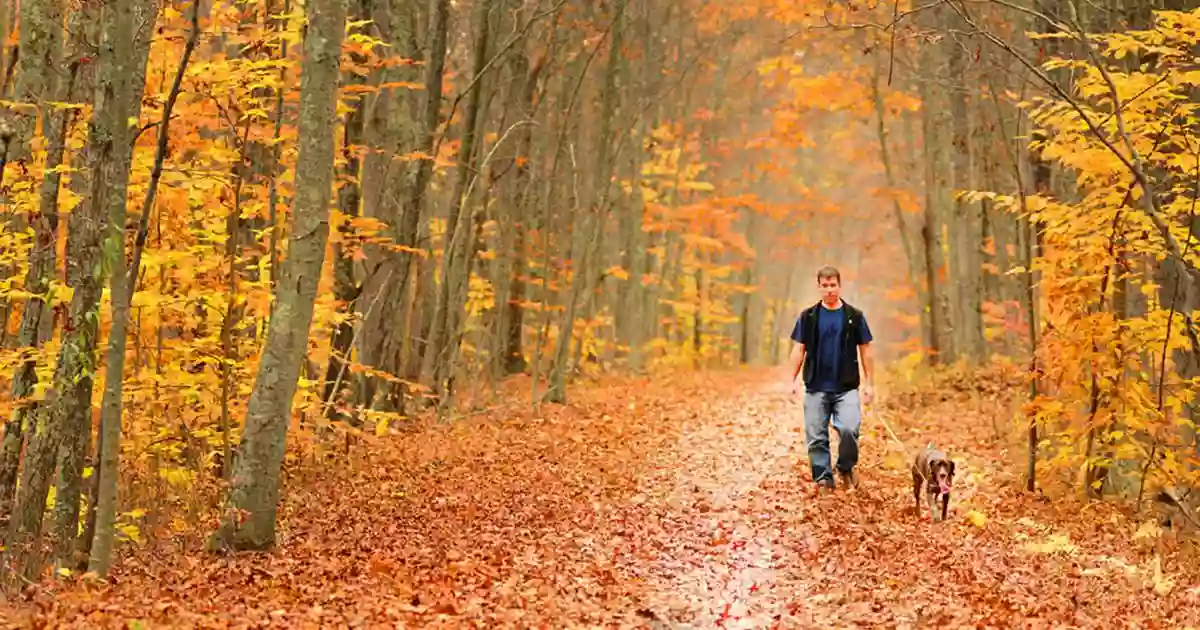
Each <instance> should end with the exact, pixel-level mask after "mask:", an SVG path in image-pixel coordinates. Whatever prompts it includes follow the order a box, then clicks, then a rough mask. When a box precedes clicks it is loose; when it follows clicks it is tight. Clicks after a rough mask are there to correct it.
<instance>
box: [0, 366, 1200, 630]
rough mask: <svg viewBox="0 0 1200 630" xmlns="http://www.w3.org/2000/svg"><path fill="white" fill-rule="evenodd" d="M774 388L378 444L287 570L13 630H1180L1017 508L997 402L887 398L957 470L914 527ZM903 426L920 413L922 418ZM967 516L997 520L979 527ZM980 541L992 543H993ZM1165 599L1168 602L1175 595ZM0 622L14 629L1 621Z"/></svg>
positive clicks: (150, 577) (92, 605)
mask: <svg viewBox="0 0 1200 630" xmlns="http://www.w3.org/2000/svg"><path fill="white" fill-rule="evenodd" d="M774 378H777V373H776V374H772V373H763V372H738V373H734V374H721V375H698V376H689V377H681V378H679V379H675V380H673V381H671V382H657V383H653V382H648V381H620V382H616V383H614V384H612V385H610V386H608V387H600V388H593V389H589V390H581V391H580V392H579V393H577V394H575V395H574V396H573V401H572V404H570V405H568V406H565V407H543V408H542V409H541V410H540V411H538V412H536V413H535V412H531V411H530V410H528V409H527V408H523V407H521V406H512V407H509V408H505V409H502V410H498V411H497V412H496V413H495V414H493V416H491V417H483V418H476V419H473V420H471V421H464V422H460V423H457V424H455V425H454V426H452V427H430V428H425V429H421V430H418V431H414V432H411V433H407V434H403V435H395V436H389V437H388V438H385V439H382V440H379V441H378V442H377V443H375V444H372V445H368V446H366V447H365V448H363V449H361V450H359V451H356V452H355V453H353V458H352V460H350V461H347V462H346V463H345V464H343V465H331V466H329V467H327V469H325V470H323V471H322V473H321V475H320V476H318V477H315V478H309V479H304V480H296V481H295V482H293V484H292V487H290V488H289V489H288V492H287V494H286V495H285V496H286V497H287V499H286V500H285V502H284V505H283V506H282V509H281V514H282V516H283V518H282V521H281V525H280V531H281V543H280V547H279V549H278V550H277V551H276V552H274V553H271V554H258V555H242V556H236V557H232V558H213V557H211V556H208V555H205V554H204V553H202V552H200V551H198V550H197V549H196V542H198V540H199V539H200V536H199V533H198V534H197V536H194V537H193V539H192V542H190V543H188V542H186V541H177V543H176V546H174V547H172V546H163V545H160V546H158V547H154V548H146V549H142V550H137V551H134V552H133V553H132V554H131V555H129V556H128V557H126V558H123V559H122V562H121V565H120V566H121V568H120V570H119V571H118V572H117V574H116V575H115V576H114V582H115V583H114V584H113V585H111V586H107V587H102V588H101V587H95V586H81V585H77V584H76V585H72V584H58V585H51V586H49V587H45V588H42V589H39V590H36V591H30V592H27V593H26V594H25V599H24V600H23V601H21V602H18V610H15V611H14V610H8V611H7V616H6V617H5V618H6V619H7V620H8V621H10V622H11V623H12V625H13V626H14V627H30V626H37V625H38V624H46V625H49V626H53V627H89V628H95V627H127V625H128V623H129V622H130V621H131V620H137V621H141V622H142V623H144V624H145V625H146V627H164V626H180V627H261V626H264V625H267V624H268V623H269V624H270V625H271V626H272V627H301V628H310V627H311V628H318V627H396V626H397V624H398V625H399V626H401V627H464V626H465V627H554V628H561V627H589V628H591V627H652V628H692V627H694V628H713V627H725V628H733V627H748V628H749V627H753V628H763V627H795V628H818V627H819V628H842V627H856V628H862V627H888V628H897V627H899V628H915V627H925V626H930V625H941V626H946V627H963V626H970V627H1011V626H1021V627H1158V626H1163V627H1166V626H1170V627H1181V626H1186V625H1188V624H1193V625H1200V608H1198V607H1197V591H1196V590H1195V589H1194V588H1193V585H1194V584H1196V583H1197V582H1195V581H1191V582H1189V581H1188V579H1189V578H1187V577H1185V576H1183V575H1179V574H1177V573H1175V572H1174V571H1175V570H1176V569H1177V568H1178V567H1179V566H1180V565H1179V562H1178V561H1177V560H1176V559H1174V558H1173V557H1170V556H1168V557H1166V558H1165V559H1164V560H1163V566H1164V567H1166V571H1165V572H1164V573H1163V575H1162V576H1161V577H1160V579H1158V585H1159V589H1160V591H1159V592H1156V591H1155V590H1154V588H1153V587H1154V584H1155V580H1154V564H1153V562H1154V561H1153V557H1154V555H1153V553H1152V551H1153V545H1152V544H1149V543H1148V542H1147V541H1145V540H1136V537H1135V535H1134V532H1135V531H1136V529H1137V527H1136V523H1128V522H1126V521H1124V520H1122V519H1121V518H1120V517H1119V515H1118V514H1117V513H1116V512H1115V511H1113V510H1104V509H1101V508H1089V509H1088V510H1087V511H1086V512H1084V513H1081V510H1080V509H1079V508H1078V507H1072V506H1061V507H1060V506H1057V505H1055V504H1052V503H1049V502H1038V501H1035V500H1031V499H1028V498H1026V497H1025V495H1024V494H1023V493H1021V492H1020V491H1019V490H1018V489H1017V488H1016V487H1015V482H1016V480H1015V479H1014V478H1013V477H1012V476H1011V475H1009V474H1007V473H1006V472H1005V471H1006V470H1008V469H1010V468H1012V466H1011V464H1010V463H1009V460H1010V459H1011V458H1010V457H1009V456H1008V455H1007V454H1006V453H1005V452H1004V451H1003V449H1002V448H1000V447H999V446H997V445H996V443H995V440H994V439H993V437H994V436H993V432H994V428H993V427H995V426H998V425H997V424H995V423H993V422H992V420H993V418H991V417H989V416H988V415H986V413H994V410H995V409H997V408H999V407H1000V405H999V403H998V402H997V401H996V400H995V399H989V398H987V397H985V399H984V400H985V402H984V403H982V404H971V403H969V402H968V400H969V399H970V397H969V396H965V395H957V394H956V395H948V396H930V397H926V398H924V399H902V398H899V397H897V398H896V399H895V400H894V405H893V406H892V407H891V408H890V409H887V410H886V411H885V413H886V415H885V416H884V417H888V418H891V420H890V422H891V423H892V426H893V428H895V429H896V430H897V432H899V434H900V437H901V439H902V440H903V441H904V443H905V444H907V445H914V446H915V445H918V444H921V443H923V442H924V441H927V440H934V441H937V442H938V443H939V445H942V446H944V447H945V448H947V449H948V450H950V451H951V452H952V453H953V454H954V455H955V457H956V458H957V460H958V462H959V472H960V475H959V479H958V480H957V484H956V489H955V496H954V500H953V502H952V504H951V510H952V514H951V518H950V520H949V521H948V522H944V523H929V522H926V521H918V520H917V518H916V516H915V515H914V513H913V508H912V499H911V493H910V492H911V490H910V487H909V486H908V483H909V479H908V478H907V476H908V471H907V462H906V461H904V459H903V458H902V457H901V456H899V454H898V453H899V450H898V449H897V448H895V444H894V443H893V442H891V441H890V438H887V437H885V435H886V434H885V433H884V432H883V431H882V429H881V427H880V425H879V423H878V421H877V420H874V421H873V420H872V419H871V418H870V417H868V420H867V423H866V432H865V434H864V437H863V455H862V463H861V468H860V476H861V486H860V488H859V489H858V490H857V491H854V492H851V493H847V492H843V491H840V490H839V491H838V492H836V493H834V494H826V495H817V494H816V493H815V492H814V488H813V486H812V484H811V483H810V482H809V481H808V477H809V473H808V468H807V463H806V461H805V453H804V447H803V435H802V429H801V426H802V425H801V418H800V413H799V408H798V407H797V406H796V405H795V404H794V403H792V402H789V400H788V398H787V397H786V396H784V395H783V394H782V392H780V391H779V389H778V387H777V386H776V384H775V382H774V380H773V379H774ZM908 409H919V410H920V411H919V412H910V411H907V410H908ZM970 510H976V511H977V512H979V513H980V514H981V515H983V516H985V517H986V521H979V524H972V523H971V522H970V521H969V520H968V519H967V518H964V515H965V514H967V512H968V511H970ZM979 525H982V527H980V526H979ZM1170 580H1174V581H1175V583H1174V585H1173V586H1172V588H1170V589H1166V588H1164V584H1166V582H1168V581H1170ZM0 614H4V611H3V610H0Z"/></svg>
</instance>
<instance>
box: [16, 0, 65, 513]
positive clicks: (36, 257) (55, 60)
mask: <svg viewBox="0 0 1200 630" xmlns="http://www.w3.org/2000/svg"><path fill="white" fill-rule="evenodd" d="M62 9H63V7H62V2H61V0H26V1H24V2H22V3H21V5H20V23H21V29H20V40H19V46H20V48H19V50H20V51H21V55H20V57H19V58H18V69H17V76H16V82H15V85H14V89H13V100H14V101H17V102H19V103H28V104H29V105H31V106H33V108H34V109H33V111H34V112H37V111H41V113H42V120H43V127H44V128H45V129H47V130H55V131H54V132H52V133H55V132H57V128H58V127H59V125H56V124H55V123H56V120H58V119H59V118H60V117H61V116H63V115H65V113H59V114H57V115H56V114H55V113H54V110H53V109H52V108H51V107H49V106H44V105H41V103H42V101H43V100H44V99H45V98H46V97H47V96H48V95H54V97H53V98H55V99H56V100H57V99H58V98H60V97H59V96H58V90H59V89H60V83H64V82H60V81H59V80H58V79H57V77H58V74H57V73H56V72H55V71H54V68H55V67H56V66H58V65H60V57H61V52H60V47H61V40H62V30H63V29H62V25H61V20H62ZM5 33H7V32H5ZM17 122H18V124H17V125H16V135H15V137H14V138H13V139H12V140H11V142H10V143H9V145H10V146H11V156H10V157H11V159H12V161H13V162H15V163H16V164H17V165H18V166H19V168H21V169H22V170H28V168H29V165H28V161H29V160H30V159H31V158H32V148H31V143H32V140H33V131H34V127H35V124H36V122H37V115H36V113H33V114H27V115H24V116H21V117H20V118H19V119H18V121H17ZM48 140H49V141H50V143H51V145H52V147H53V148H52V149H51V152H50V155H47V160H46V175H45V177H44V179H43V186H42V195H41V203H40V207H39V208H38V213H37V215H36V216H34V218H33V225H32V227H33V249H32V250H31V252H30V261H29V269H28V272H27V273H26V276H25V291H26V292H28V293H29V294H30V297H29V299H28V301H27V302H26V303H25V307H24V309H22V312H21V326H20V329H19V331H18V332H17V345H18V346H19V347H20V348H22V349H23V350H24V351H25V352H28V353H29V356H28V358H26V359H25V360H24V361H22V362H21V363H20V364H19V366H18V367H17V369H16V373H15V374H14V375H13V379H12V401H13V405H14V406H13V411H12V416H11V417H10V418H9V420H8V422H7V423H6V424H5V427H4V442H3V450H2V451H0V523H3V524H7V522H8V520H9V515H10V514H11V510H12V500H13V496H14V493H15V492H16V482H17V472H18V469H19V466H20V460H21V451H22V448H23V446H24V442H25V426H24V425H25V424H26V422H27V419H28V418H30V417H32V414H35V413H36V411H37V408H38V405H37V403H35V402H32V401H26V400H25V399H26V398H27V397H28V396H30V395H31V394H32V393H33V390H34V386H35V385H36V384H37V374H36V372H35V366H36V364H37V360H36V356H35V354H36V353H37V352H38V351H39V350H40V349H41V347H42V345H43V344H44V343H45V342H46V340H47V339H48V338H49V336H50V335H49V331H50V330H51V329H50V328H49V327H47V326H44V325H43V319H49V318H50V317H51V315H50V313H49V308H48V305H47V299H46V298H47V297H48V296H47V295H46V293H47V291H48V290H49V286H50V280H51V279H52V278H53V277H54V271H55V266H56V256H55V250H56V247H57V234H58V209H57V203H54V202H55V201H56V200H57V193H58V190H57V188H55V189H54V191H53V192H54V197H53V198H48V197H47V186H48V182H49V181H51V180H53V181H54V183H55V184H57V183H58V175H57V174H52V173H50V169H52V168H53V167H55V166H57V164H56V163H55V159H54V154H55V153H56V152H57V154H58V157H57V162H61V161H62V150H61V148H60V147H61V146H62V140H61V138H53V137H52V138H48ZM51 204H53V205H51ZM31 214H32V213H31ZM9 306H10V304H8V303H7V302H6V303H5V304H4V308H3V309H2V310H0V328H4V329H7V324H8V307H9Z"/></svg>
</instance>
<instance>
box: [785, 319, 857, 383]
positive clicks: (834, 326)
mask: <svg viewBox="0 0 1200 630" xmlns="http://www.w3.org/2000/svg"><path fill="white" fill-rule="evenodd" d="M844 319H845V317H844V315H843V314H842V309H841V308H840V307H839V308H836V309H831V308H829V307H827V306H825V304H823V303H822V304H821V305H820V306H819V307H818V308H817V335H819V339H820V342H819V343H818V344H817V353H816V355H815V356H813V357H812V360H815V361H816V365H814V366H813V381H812V384H811V385H809V386H808V387H807V390H808V391H810V392H833V393H836V392H840V391H841V386H840V385H838V369H839V365H838V364H839V363H840V362H841V358H842V356H841V354H842V353H841V352H840V349H841V346H842V344H841V338H842V328H843V320H844ZM858 321H859V333H860V334H861V335H862V343H870V342H871V340H872V339H873V337H872V336H871V327H870V326H868V325H867V317H866V315H862V316H861V317H859V318H858ZM800 333H801V331H800V320H799V319H798V318H797V320H796V325H795V326H794V327H793V328H792V341H795V342H796V343H803V342H804V341H803V339H801V335H800ZM811 349H812V348H809V350H811Z"/></svg>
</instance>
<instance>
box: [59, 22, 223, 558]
mask: <svg viewBox="0 0 1200 630" xmlns="http://www.w3.org/2000/svg"><path fill="white" fill-rule="evenodd" d="M156 15H157V14H156ZM199 38H200V15H199V4H198V3H197V4H193V7H192V19H191V31H190V33H189V36H188V40H187V43H186V44H185V45H184V51H183V57H182V59H181V60H180V62H179V67H178V69H177V71H176V73H175V79H174V82H173V83H172V85H171V89H170V92H169V93H168V95H167V100H166V103H165V104H164V106H163V113H162V118H161V119H160V121H159V126H158V131H157V133H158V142H157V147H156V151H155V155H154V166H153V167H152V170H151V172H150V182H149V184H148V186H147V189H146V198H145V200H144V201H143V203H142V208H141V214H140V217H139V221H138V231H137V234H136V236H135V241H134V249H133V259H132V261H131V264H130V266H129V270H128V272H126V270H125V222H126V209H125V199H124V196H122V198H121V203H120V204H117V203H115V202H114V203H112V204H111V205H110V209H109V212H110V215H109V234H108V246H109V248H110V249H111V250H112V251H113V252H114V253H113V254H112V256H113V262H112V269H113V272H112V286H111V292H112V296H113V297H112V303H113V323H112V330H111V331H110V333H109V344H108V354H107V369H106V371H105V380H104V399H103V402H102V404H101V408H100V432H101V435H102V437H101V439H100V440H98V442H99V444H100V445H101V450H100V466H99V468H98V469H97V471H96V472H97V474H99V475H100V482H99V483H100V489H99V495H98V497H97V505H96V514H97V523H96V541H95V543H94V544H93V546H92V552H93V554H92V558H91V561H90V562H89V565H88V567H89V569H90V570H91V571H94V572H95V573H97V574H98V575H101V576H104V575H107V573H108V567H109V564H110V563H111V561H112V546H113V537H114V535H115V532H114V526H115V519H116V513H117V477H118V475H119V473H120V455H121V416H122V412H121V409H122V405H123V393H124V380H125V350H126V348H127V345H128V331H127V326H128V322H129V311H130V307H131V305H132V303H133V294H134V292H135V291H136V290H137V279H138V275H139V273H140V271H141V259H142V252H143V250H144V249H145V245H146V238H147V236H148V234H149V229H150V213H151V212H152V210H153V208H154V199H155V196H156V193H157V190H158V181H159V178H160V177H161V176H162V172H163V163H164V161H165V160H166V157H167V147H168V143H169V139H170V134H169V131H170V122H171V112H172V110H173V109H174V106H175V102H176V100H177V99H178V98H179V93H180V90H181V89H182V85H183V77H184V73H185V72H186V71H187V66H188V61H189V60H190V58H191V56H192V53H193V52H194V51H195V48H196V44H197V42H198V41H199ZM144 72H145V71H144V70H142V71H141V72H139V76H141V75H144ZM142 83H143V85H144V80H143V82H142ZM89 394H90V392H89ZM87 402H88V403H89V404H84V405H83V406H84V407H85V408H86V409H90V395H89V400H88V401H87ZM86 409H85V410H86ZM83 415H84V417H87V418H88V419H89V420H90V417H91V414H83ZM89 424H90V423H89ZM66 468H67V467H66V466H65V465H64V469H66ZM76 503H78V502H76ZM72 516H74V520H71V517H72ZM77 521H78V514H74V515H71V514H68V515H65V516H64V518H63V519H62V520H61V521H60V523H61V527H63V528H69V527H74V522H77ZM60 536H61V534H60Z"/></svg>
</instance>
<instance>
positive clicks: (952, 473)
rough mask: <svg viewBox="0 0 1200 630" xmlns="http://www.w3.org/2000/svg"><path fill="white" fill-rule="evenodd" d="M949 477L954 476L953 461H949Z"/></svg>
mask: <svg viewBox="0 0 1200 630" xmlns="http://www.w3.org/2000/svg"><path fill="white" fill-rule="evenodd" d="M950 476H951V477H953V476H954V460H953V459H952V460H950Z"/></svg>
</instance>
